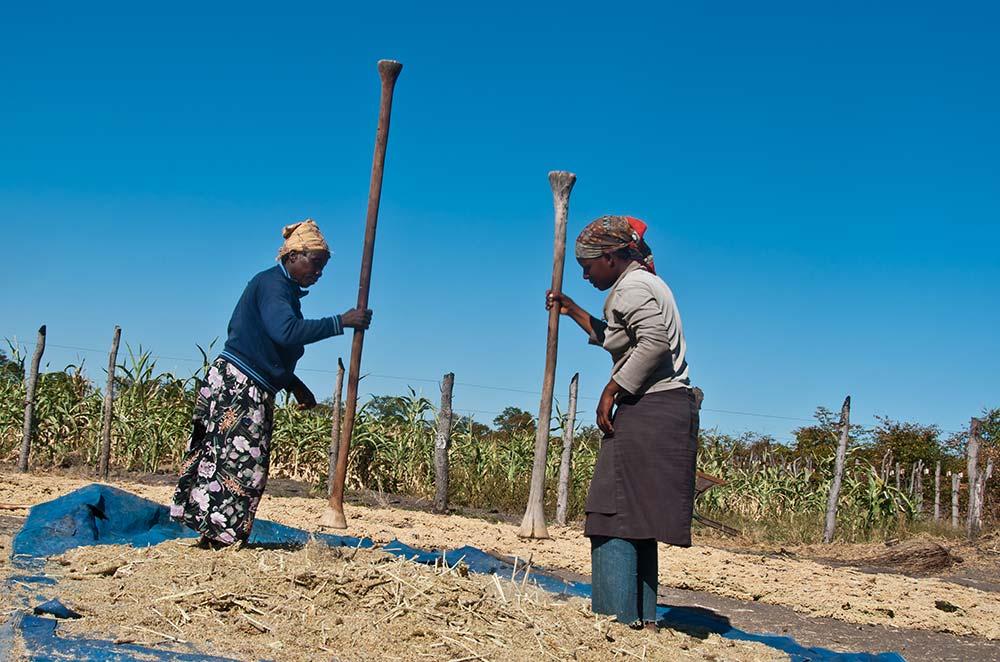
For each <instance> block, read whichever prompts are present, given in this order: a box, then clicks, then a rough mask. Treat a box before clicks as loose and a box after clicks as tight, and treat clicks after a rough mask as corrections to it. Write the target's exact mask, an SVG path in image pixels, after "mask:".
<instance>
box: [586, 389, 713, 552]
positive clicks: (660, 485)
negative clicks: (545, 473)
mask: <svg viewBox="0 0 1000 662" xmlns="http://www.w3.org/2000/svg"><path fill="white" fill-rule="evenodd" d="M698 424H699V421H698V406H697V404H696V402H695V398H694V394H693V393H692V392H691V389H689V388H678V389H673V390H668V391H657V392H655V393H647V394H645V395H642V396H628V397H626V398H622V399H620V400H619V402H618V406H617V409H616V411H615V415H614V429H615V431H614V434H612V435H608V436H605V437H604V440H603V441H602V442H601V450H600V453H599V454H598V456H597V466H596V467H595V468H594V477H593V479H592V480H591V483H590V491H589V492H588V494H587V503H586V512H587V521H586V525H585V526H584V534H585V535H587V536H610V537H613V538H633V539H643V538H655V539H656V540H659V541H660V542H663V543H667V544H668V545H677V546H679V547H690V546H691V515H692V513H693V510H694V481H695V461H696V457H695V456H696V454H697V450H698Z"/></svg>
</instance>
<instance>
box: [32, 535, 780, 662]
mask: <svg viewBox="0 0 1000 662" xmlns="http://www.w3.org/2000/svg"><path fill="white" fill-rule="evenodd" d="M49 572H50V574H52V575H54V576H57V578H59V580H60V581H59V584H58V587H59V597H60V599H61V600H62V601H63V602H64V603H66V605H67V606H69V607H70V608H71V609H74V610H75V611H77V612H79V613H80V614H82V615H83V618H81V619H79V620H75V621H65V622H64V623H63V624H62V625H61V626H60V633H61V634H62V635H63V636H73V635H80V636H83V635H85V636H88V637H101V638H106V639H113V640H115V641H116V642H119V643H141V644H144V645H155V646H159V647H163V648H174V649H177V650H188V651H190V646H192V645H193V646H196V647H197V649H198V650H199V651H202V652H204V653H211V654H215V655H221V656H226V657H233V658H239V659H247V660H258V659H262V658H267V659H274V660H316V659H327V660H329V659H331V658H332V659H334V660H343V661H345V662H346V661H347V660H373V659H379V660H419V659H428V660H450V661H452V662H459V661H471V660H503V661H504V662H514V661H516V660H530V661H531V662H537V661H538V660H542V659H558V660H567V659H568V660H607V659H612V658H616V657H617V658H623V659H631V658H636V659H646V660H654V659H660V660H662V659H671V660H705V659H712V660H775V659H787V658H786V656H784V655H783V654H782V653H779V652H778V651H775V650H774V649H771V648H767V647H765V646H762V645H759V644H750V643H743V642H733V641H729V640H726V639H723V638H721V637H719V636H717V635H707V636H705V637H704V638H695V637H692V636H689V635H687V634H683V633H679V632H673V631H669V630H661V631H660V632H659V633H654V632H649V631H635V630H631V629H629V628H627V627H625V626H624V625H621V624H618V623H615V622H614V621H613V619H610V618H606V617H601V616H595V615H594V614H593V613H591V612H590V609H589V604H588V603H587V602H586V601H583V600H579V599H573V600H562V599H559V598H558V597H557V596H553V595H552V594H550V593H546V592H544V591H541V590H539V589H537V588H536V587H534V586H533V585H532V584H531V582H530V579H527V576H526V577H525V578H524V579H522V575H521V574H519V575H518V578H517V581H512V580H511V578H510V577H507V578H502V577H499V576H497V575H476V574H473V573H470V572H468V569H467V568H466V567H465V566H464V565H463V564H462V563H459V564H457V565H455V566H448V565H445V564H439V566H438V567H429V566H423V565H418V564H416V563H413V562H411V561H407V560H405V559H400V558H398V557H396V556H393V555H390V554H388V553H385V552H380V551H369V550H357V549H343V548H341V549H335V548H334V549H331V548H328V547H326V546H323V545H319V544H310V545H308V546H306V547H305V548H303V549H299V550H294V551H290V550H276V549H270V550H269V549H252V548H244V549H225V550H220V551H211V550H202V549H198V548H195V547H193V546H192V544H191V541H173V542H167V543H164V544H161V545H158V546H155V547H149V548H141V549H136V548H132V547H124V546H122V547H118V546H105V547H85V548H78V549H74V550H71V551H69V552H67V553H66V554H64V555H63V556H61V557H58V558H55V559H53V560H52V561H51V562H50V565H49ZM522 574H523V573H522ZM528 575H529V576H530V573H528Z"/></svg>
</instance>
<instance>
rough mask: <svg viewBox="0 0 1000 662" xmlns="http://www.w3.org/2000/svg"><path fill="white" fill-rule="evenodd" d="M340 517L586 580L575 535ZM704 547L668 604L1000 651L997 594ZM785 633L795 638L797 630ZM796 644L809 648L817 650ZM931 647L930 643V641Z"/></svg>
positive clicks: (442, 520)
mask: <svg viewBox="0 0 1000 662" xmlns="http://www.w3.org/2000/svg"><path fill="white" fill-rule="evenodd" d="M89 482H92V481H90V480H88V479H85V478H75V477H67V476H62V475H21V474H15V473H12V472H6V471H5V472H3V473H0V502H7V503H22V504H25V505H30V504H33V503H39V502H42V501H47V500H50V499H52V498H55V497H57V496H59V495H61V494H65V493H66V492H69V491H71V490H73V489H76V488H78V487H81V486H83V485H85V484H87V483H89ZM150 482H154V481H142V482H137V481H136V480H134V479H131V480H121V481H113V482H112V484H115V485H116V486H117V487H120V488H122V489H125V490H128V491H131V492H134V493H137V494H140V495H141V496H144V497H147V498H150V499H153V500H156V501H159V502H161V503H166V502H168V501H169V499H170V496H171V489H172V488H171V487H170V484H169V481H168V480H167V481H164V480H159V481H155V482H156V483H158V484H149V483H150ZM275 492H278V490H274V491H272V494H271V495H268V496H265V498H264V499H263V501H262V502H261V505H260V509H259V511H258V516H259V517H264V518H268V519H272V520H275V521H278V522H281V523H283V524H288V525H291V526H296V527H300V528H304V529H309V530H316V529H317V526H318V521H319V517H320V515H321V513H322V511H323V508H324V506H325V504H324V502H323V501H322V500H319V499H315V498H306V497H278V496H274V493H275ZM286 492H287V491H286ZM11 514H12V515H14V514H17V513H11ZM22 514H23V513H22ZM347 516H348V519H349V529H348V530H347V532H346V533H347V534H349V535H355V536H367V537H370V538H372V539H373V540H375V541H376V542H379V543H384V542H388V541H389V540H392V539H394V538H395V539H399V540H401V541H402V542H404V543H407V544H410V545H413V546H415V547H422V548H451V547H459V546H462V545H472V546H475V547H479V548H481V549H484V550H487V551H491V552H494V553H497V554H500V555H504V556H516V557H518V558H519V559H522V560H523V559H529V558H530V559H531V561H532V563H533V564H534V565H536V566H542V567H546V568H553V569H558V570H561V571H565V572H566V573H570V574H572V573H576V574H579V575H581V576H586V575H589V573H590V559H589V546H588V544H587V541H586V540H585V539H584V537H583V536H582V533H581V531H580V530H579V529H578V528H577V527H551V528H550V530H549V533H550V535H551V536H552V537H551V539H549V540H523V539H520V538H518V537H517V535H516V530H517V529H516V526H514V525H512V524H510V523H506V522H502V521H488V520H487V519H483V518H469V517H461V516H457V515H450V516H443V515H434V514H430V513H426V512H421V511H417V510H402V509H398V508H389V507H387V508H380V507H371V506H361V505H354V506H351V507H349V508H348V511H347ZM709 542H710V544H709V545H706V544H698V545H695V546H694V547H691V548H689V549H677V548H667V547H663V548H661V550H660V581H661V583H662V585H663V589H664V592H665V593H666V594H667V595H669V594H670V591H674V592H675V593H674V595H675V596H685V595H688V596H698V595H701V596H706V597H707V598H710V600H709V602H711V601H712V600H715V601H716V602H715V603H714V604H716V605H720V604H721V605H722V606H723V607H724V606H725V605H727V604H728V605H730V607H732V606H734V605H741V604H743V605H746V606H747V607H749V608H750V610H752V609H753V608H754V607H755V606H760V605H764V606H773V608H774V609H784V610H794V612H796V613H797V614H799V615H801V616H803V617H808V618H809V619H812V620H815V621H816V622H817V623H818V622H821V620H820V619H828V620H829V621H830V622H832V623H835V624H841V625H842V626H843V627H845V628H846V629H857V630H858V631H864V629H865V628H868V629H869V630H871V628H873V627H875V628H883V627H884V628H885V632H886V633H887V634H888V633H902V637H903V639H902V641H905V640H906V633H907V632H910V633H912V638H913V639H914V640H915V641H918V640H921V637H924V638H932V636H937V637H938V638H937V639H935V640H934V642H936V645H938V646H940V647H941V650H945V649H947V642H948V640H949V637H947V636H944V637H943V636H942V635H932V633H948V634H950V635H957V636H956V637H951V638H952V639H954V640H955V641H966V642H967V643H968V645H969V648H968V649H967V650H968V651H970V652H971V654H972V657H967V658H966V659H1000V656H997V655H996V654H995V653H994V652H993V650H994V648H995V647H1000V643H997V642H995V641H993V640H997V639H1000V594H998V593H995V592H991V591H989V590H980V589H977V588H972V587H969V586H963V585H959V584H957V583H955V582H953V581H949V580H948V579H947V578H944V579H942V578H938V577H913V576H905V575H901V574H892V573H889V572H878V573H873V572H866V571H863V570H860V569H855V568H851V567H844V566H843V565H841V566H836V565H832V564H830V563H820V562H817V561H814V560H810V559H807V558H803V556H805V555H806V554H807V553H808V555H810V556H814V557H828V558H831V559H839V560H841V561H842V562H843V561H844V560H845V559H848V558H849V557H850V552H851V549H852V548H856V549H854V551H855V553H856V554H857V555H858V558H862V557H867V555H868V554H867V550H865V549H862V548H861V547H859V546H847V545H840V546H824V547H823V548H822V549H820V548H818V547H817V546H813V547H811V548H808V549H806V548H799V549H793V550H792V551H788V550H785V551H784V552H783V553H774V552H773V551H767V550H763V551H761V552H760V553H748V552H746V551H744V550H735V549H732V548H730V549H722V548H720V547H718V546H710V545H711V544H712V543H714V541H709ZM960 555H962V556H963V558H965V559H966V560H967V563H968V562H971V563H972V564H974V565H975V564H978V565H979V566H981V567H982V568H987V569H988V568H990V567H991V566H990V564H991V563H993V564H994V566H992V567H994V568H995V567H996V566H995V560H994V558H993V557H992V556H991V555H990V553H989V551H988V550H987V551H984V552H982V553H981V554H979V556H977V552H976V551H975V550H970V549H965V550H960ZM727 601H728V602H727ZM942 607H944V608H942ZM737 611H739V610H737ZM789 613H791V612H789ZM734 624H736V622H735V620H734ZM848 626H849V627H848ZM165 627H167V626H165ZM788 634H791V635H793V636H798V635H797V632H796V631H795V630H792V631H791V632H789V633H788ZM675 635H676V633H675ZM873 636H875V638H874V639H873V642H877V643H878V645H876V646H872V645H869V646H867V647H864V646H862V647H859V646H858V645H857V641H851V640H849V638H847V640H846V641H845V646H846V647H848V648H853V649H854V650H858V649H859V648H867V649H868V650H872V649H873V648H877V649H879V650H884V649H886V648H891V647H893V646H892V638H891V637H882V638H881V639H885V640H886V641H880V637H878V636H877V632H876V633H874V634H873ZM805 643H809V644H810V645H813V644H815V643H817V642H805ZM930 645H931V640H930V639H928V646H930ZM994 645H995V646H994ZM833 647H836V646H833ZM895 648H901V646H895ZM932 648H933V647H932ZM640 649H641V646H640ZM928 650H930V649H928ZM733 654H734V655H735V654H739V653H735V652H733ZM907 656H908V658H909V659H940V658H943V657H945V655H944V654H937V653H935V656H934V657H928V656H927V654H926V653H924V654H923V655H921V653H920V650H914V651H907ZM458 657H461V656H458ZM473 659H474V658H473ZM719 659H743V658H734V657H733V658H731V657H725V658H719ZM956 659H961V658H956Z"/></svg>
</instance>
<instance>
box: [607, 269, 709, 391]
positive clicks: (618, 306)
mask: <svg viewBox="0 0 1000 662" xmlns="http://www.w3.org/2000/svg"><path fill="white" fill-rule="evenodd" d="M590 321H591V325H592V326H593V328H594V334H593V335H591V337H590V342H591V343H592V344H594V345H601V346H602V347H604V349H606V350H608V352H610V353H611V359H612V360H613V361H614V367H613V368H612V369H611V378H612V379H614V380H615V381H616V382H618V384H619V385H620V386H621V387H622V388H623V389H625V390H626V391H628V392H629V393H632V394H633V395H642V394H644V393H654V392H656V391H667V390H670V389H675V388H685V387H687V386H689V385H690V383H691V382H690V379H689V378H688V364H687V361H686V360H685V354H686V351H687V345H686V344H685V342H684V331H683V329H682V327H681V316H680V312H679V311H678V310H677V303H676V302H675V301H674V295H673V293H672V292H671V291H670V288H669V287H667V284H666V283H664V282H663V279H661V278H660V277H659V276H656V275H654V274H651V273H649V272H648V271H646V270H645V269H643V268H642V267H640V266H639V265H638V264H637V263H635V262H633V263H632V264H631V265H629V267H628V268H627V269H626V270H625V273H623V274H622V275H621V276H620V277H619V278H618V280H617V281H616V282H615V284H614V285H613V286H612V287H611V290H610V291H609V292H608V298H607V300H606V301H605V302H604V319H603V320H599V319H596V318H593V317H592V318H591V320H590Z"/></svg>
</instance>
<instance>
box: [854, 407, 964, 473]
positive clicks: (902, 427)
mask: <svg viewBox="0 0 1000 662" xmlns="http://www.w3.org/2000/svg"><path fill="white" fill-rule="evenodd" d="M875 418H876V419H877V420H878V425H876V426H875V430H874V431H873V432H872V438H873V440H874V444H873V447H872V450H873V451H874V453H875V455H877V456H882V455H884V454H885V453H887V452H890V451H891V452H892V457H894V458H895V460H896V461H897V462H900V463H902V464H903V465H909V464H913V463H914V462H916V461H917V460H923V462H924V465H925V466H930V465H933V464H934V463H935V462H937V461H938V460H945V459H947V457H948V453H947V452H946V450H945V448H944V446H943V445H942V443H941V440H940V436H941V430H939V429H938V427H937V426H936V425H920V424H919V423H907V422H905V421H894V420H892V419H891V418H888V417H885V416H876V417H875Z"/></svg>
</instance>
